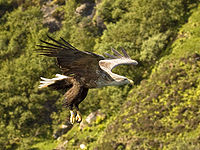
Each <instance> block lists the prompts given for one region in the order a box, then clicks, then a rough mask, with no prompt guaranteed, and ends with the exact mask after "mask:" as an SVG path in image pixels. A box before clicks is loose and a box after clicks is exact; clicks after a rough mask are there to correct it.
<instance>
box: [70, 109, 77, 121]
mask: <svg viewBox="0 0 200 150" xmlns="http://www.w3.org/2000/svg"><path fill="white" fill-rule="evenodd" d="M70 114H71V116H70V122H71V124H74V122H75V119H76V116H75V114H74V112H73V111H72V110H70Z"/></svg>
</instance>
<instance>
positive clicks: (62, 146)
mask: <svg viewBox="0 0 200 150" xmlns="http://www.w3.org/2000/svg"><path fill="white" fill-rule="evenodd" d="M68 142H69V141H68V140H66V141H64V142H63V143H62V144H60V145H58V146H57V147H56V148H55V149H53V150H66V145H67V143H68Z"/></svg>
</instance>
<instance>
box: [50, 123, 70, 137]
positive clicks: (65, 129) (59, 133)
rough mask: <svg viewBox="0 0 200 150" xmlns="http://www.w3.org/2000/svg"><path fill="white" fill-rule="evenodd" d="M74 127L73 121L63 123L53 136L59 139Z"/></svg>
mask: <svg viewBox="0 0 200 150" xmlns="http://www.w3.org/2000/svg"><path fill="white" fill-rule="evenodd" d="M72 127H73V125H72V124H71V123H67V124H65V125H61V126H60V128H59V129H58V130H57V131H56V132H55V133H54V134H53V137H54V138H55V139H58V138H59V137H60V136H62V135H63V134H65V133H67V132H68V131H69V130H70V129H71V128H72Z"/></svg>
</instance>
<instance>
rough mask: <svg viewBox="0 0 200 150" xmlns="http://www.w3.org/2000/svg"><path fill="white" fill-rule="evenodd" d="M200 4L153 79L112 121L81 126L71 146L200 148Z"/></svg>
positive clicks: (69, 141)
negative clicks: (81, 128) (82, 127)
mask: <svg viewBox="0 0 200 150" xmlns="http://www.w3.org/2000/svg"><path fill="white" fill-rule="evenodd" d="M199 16H200V7H198V8H197V9H194V10H193V11H192V15H191V16H190V18H189V20H188V22H187V23H186V24H184V25H183V26H182V27H181V28H180V30H179V33H178V35H177V37H176V39H175V40H174V42H173V43H172V45H171V46H169V47H168V48H167V50H166V52H165V53H163V57H161V59H160V60H159V61H158V62H157V63H156V65H155V66H154V68H153V70H152V73H151V75H150V76H149V78H148V79H146V80H143V81H142V82H141V84H140V85H138V86H137V87H135V88H134V89H133V90H131V91H130V92H129V95H128V98H127V101H126V102H125V103H124V104H123V105H122V107H121V110H120V111H119V112H118V113H116V114H115V115H113V117H111V118H109V119H108V120H104V119H103V120H101V118H99V119H97V120H96V121H95V122H93V123H92V125H90V126H86V127H85V128H84V129H83V130H80V129H79V127H78V125H77V126H75V127H74V128H73V129H72V130H71V131H70V132H68V133H67V134H66V135H64V136H63V137H62V138H61V141H60V142H59V143H62V141H65V142H66V141H67V144H66V145H65V146H64V147H65V148H66V149H78V148H79V146H80V145H81V144H84V145H85V146H86V147H87V148H88V149H98V150H101V149H104V150H110V149H198V148H199V147H200V143H199V138H200V136H199V135H200V130H199V129H200V125H199V123H200V111H199V105H200V43H199V42H198V41H200V37H199V35H200V34H199V33H200V27H199V25H200V20H199ZM61 145H62V144H61Z"/></svg>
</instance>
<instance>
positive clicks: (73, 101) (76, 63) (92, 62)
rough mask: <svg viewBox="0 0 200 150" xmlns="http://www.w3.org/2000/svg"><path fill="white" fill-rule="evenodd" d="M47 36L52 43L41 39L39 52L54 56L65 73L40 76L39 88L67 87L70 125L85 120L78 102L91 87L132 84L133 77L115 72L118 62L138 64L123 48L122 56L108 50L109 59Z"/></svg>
mask: <svg viewBox="0 0 200 150" xmlns="http://www.w3.org/2000/svg"><path fill="white" fill-rule="evenodd" d="M47 36H48V35H47ZM48 38H49V39H50V40H51V41H52V42H51V43H50V42H46V41H43V40H41V42H42V43H43V44H42V45H37V46H39V49H37V50H38V51H39V54H40V55H45V56H49V57H55V58H56V59H57V64H58V66H59V67H60V68H61V71H62V73H63V74H62V75H61V74H56V75H55V78H52V79H47V78H43V77H41V79H42V81H40V85H39V88H45V87H52V88H55V89H58V90H59V89H68V90H67V92H66V93H65V94H64V100H63V104H64V106H66V107H68V108H69V110H70V122H71V124H74V123H75V122H77V123H80V122H81V121H82V116H81V113H80V111H79V104H80V103H81V102H82V101H83V100H84V99H85V97H86V96H87V93H88V90H89V89H92V88H101V87H105V86H119V85H125V84H133V81H132V80H130V79H128V78H126V77H124V76H121V75H118V74H115V73H113V72H112V69H113V68H115V67H116V66H118V65H124V64H126V65H127V64H128V65H137V64H138V62H137V61H135V60H132V59H131V58H130V56H129V55H128V54H127V53H126V51H125V50H124V49H123V48H122V53H123V55H122V54H120V53H119V52H118V51H116V50H115V49H112V51H113V53H114V55H111V54H108V53H105V54H106V55H107V56H108V57H109V58H106V57H104V56H101V55H98V54H95V53H92V52H88V51H80V50H78V49H76V48H75V47H73V46H72V45H71V44H69V43H68V42H67V41H65V40H64V39H63V38H60V41H57V40H55V39H53V38H52V37H50V36H48ZM74 108H75V110H76V111H74Z"/></svg>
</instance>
